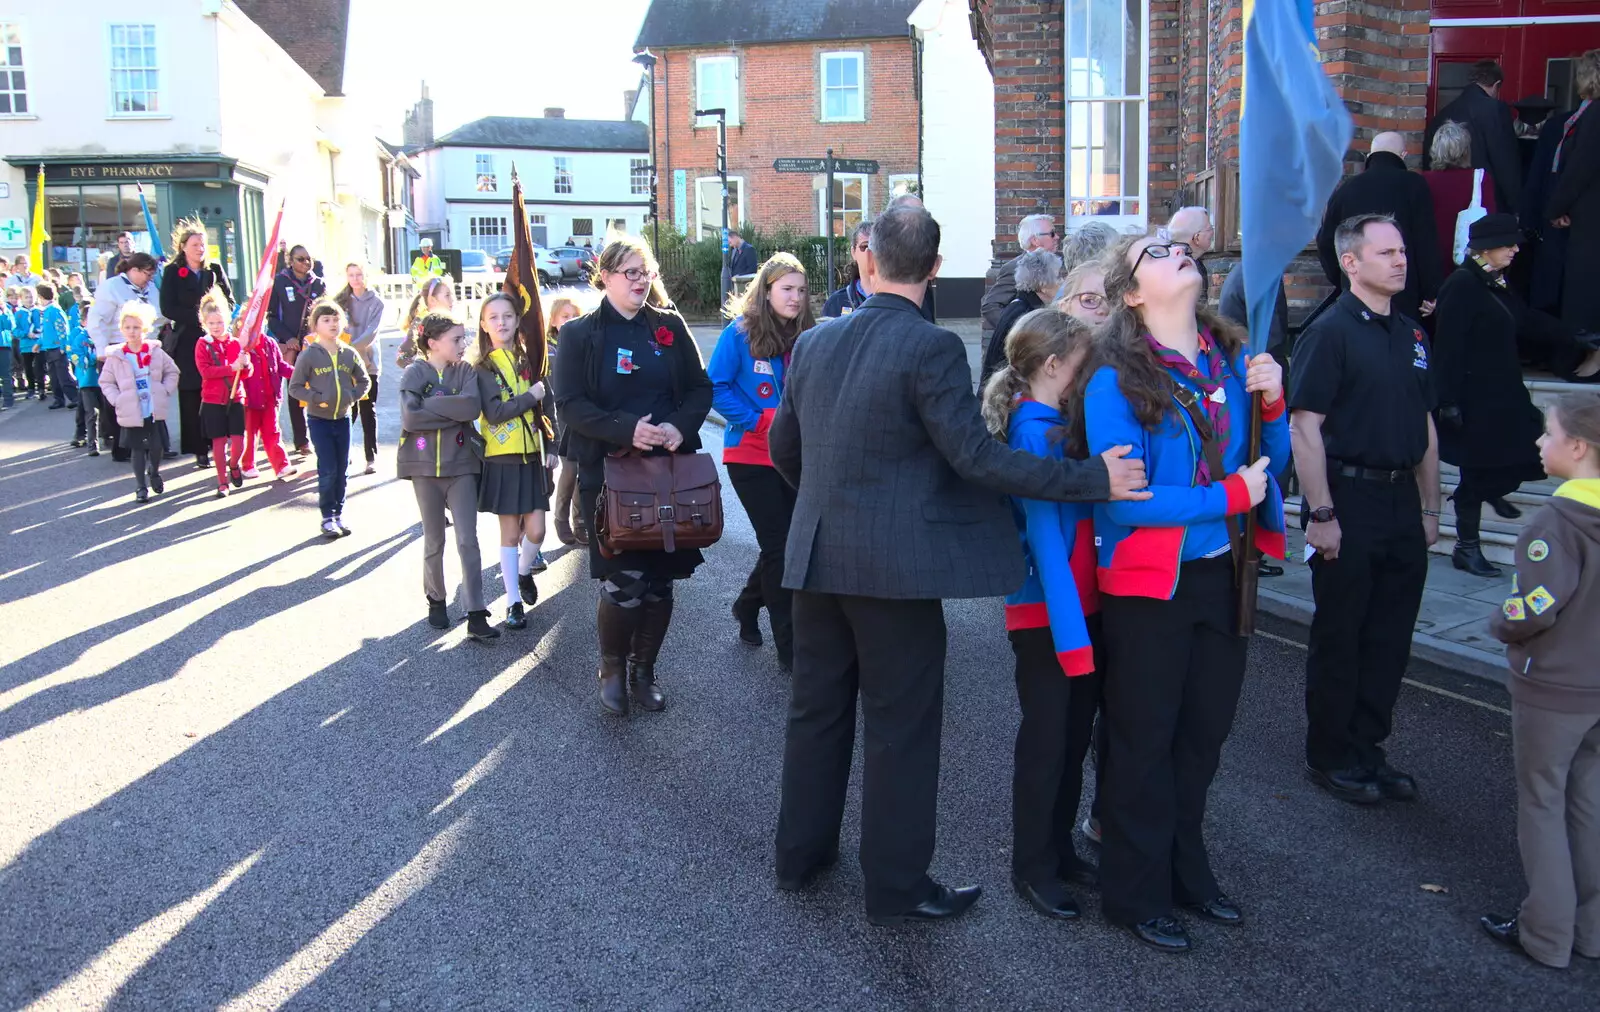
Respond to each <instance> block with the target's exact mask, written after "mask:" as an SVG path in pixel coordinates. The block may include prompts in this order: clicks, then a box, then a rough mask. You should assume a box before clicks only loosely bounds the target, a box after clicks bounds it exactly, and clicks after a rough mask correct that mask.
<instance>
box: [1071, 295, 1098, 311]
mask: <svg viewBox="0 0 1600 1012" xmlns="http://www.w3.org/2000/svg"><path fill="white" fill-rule="evenodd" d="M1072 301H1073V302H1076V303H1077V304H1078V305H1080V306H1082V307H1083V308H1084V309H1087V310H1089V311H1090V312H1094V311H1095V310H1097V309H1100V308H1102V307H1103V306H1105V304H1106V297H1105V296H1104V295H1101V294H1100V293H1099V292H1079V293H1078V294H1077V295H1074V296H1072Z"/></svg>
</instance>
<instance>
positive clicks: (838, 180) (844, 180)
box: [817, 173, 867, 235]
mask: <svg viewBox="0 0 1600 1012" xmlns="http://www.w3.org/2000/svg"><path fill="white" fill-rule="evenodd" d="M817 203H818V205H819V206H818V208H817V221H818V223H819V225H820V227H821V229H822V234H823V235H849V234H850V230H851V229H853V228H855V227H856V226H857V225H859V224H861V219H862V218H863V217H864V216H865V214H866V208H867V177H866V176H853V175H842V174H839V173H835V174H834V176H833V228H832V230H831V231H830V229H829V228H828V226H827V224H826V221H827V215H828V211H827V208H825V207H822V206H820V205H821V204H822V193H821V191H818V193H817Z"/></svg>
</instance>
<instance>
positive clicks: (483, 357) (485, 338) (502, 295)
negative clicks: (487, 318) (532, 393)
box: [472, 292, 543, 379]
mask: <svg viewBox="0 0 1600 1012" xmlns="http://www.w3.org/2000/svg"><path fill="white" fill-rule="evenodd" d="M491 302H504V303H505V304H506V305H508V306H510V307H511V311H512V312H513V313H516V314H517V322H518V323H519V324H520V323H521V322H522V310H521V309H520V308H518V306H517V300H516V299H515V298H513V297H512V296H511V294H510V293H509V292H495V293H494V294H493V295H491V296H489V297H488V298H486V299H484V300H483V304H482V305H481V306H479V307H478V343H477V346H476V348H475V349H474V350H473V358H472V360H473V362H474V363H476V364H477V366H478V368H480V369H488V368H489V356H490V355H491V354H493V352H494V338H492V337H490V336H489V331H488V330H486V329H485V328H484V326H483V314H484V313H487V312H488V311H489V304H490V303H491ZM506 351H508V352H510V353H511V370H512V372H516V373H520V372H522V371H523V370H524V369H528V368H530V367H531V363H532V362H533V354H532V353H531V352H530V351H529V349H528V342H527V341H526V339H525V338H524V336H523V333H522V328H521V327H520V326H519V327H516V328H514V329H513V330H512V331H511V343H510V344H508V345H506ZM542 378H543V377H539V376H535V377H534V379H542Z"/></svg>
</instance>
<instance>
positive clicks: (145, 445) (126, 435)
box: [112, 412, 169, 453]
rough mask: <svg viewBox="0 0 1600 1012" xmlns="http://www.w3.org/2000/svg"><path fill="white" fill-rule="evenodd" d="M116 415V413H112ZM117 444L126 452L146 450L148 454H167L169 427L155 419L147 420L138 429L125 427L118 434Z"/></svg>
mask: <svg viewBox="0 0 1600 1012" xmlns="http://www.w3.org/2000/svg"><path fill="white" fill-rule="evenodd" d="M112 414H113V415H114V414H115V412H112ZM117 443H118V445H120V446H121V447H122V448H123V449H124V450H144V451H145V452H146V453H166V452H167V449H168V446H169V444H168V441H167V425H166V423H165V422H163V421H157V420H156V419H154V418H146V419H145V420H144V424H143V425H141V426H139V427H138V428H129V427H128V426H126V425H124V426H123V427H122V428H121V429H120V430H119V433H118V436H117Z"/></svg>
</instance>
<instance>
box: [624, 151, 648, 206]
mask: <svg viewBox="0 0 1600 1012" xmlns="http://www.w3.org/2000/svg"><path fill="white" fill-rule="evenodd" d="M628 192H629V193H630V194H632V195H633V196H635V197H639V196H648V195H649V193H650V159H648V158H630V159H628Z"/></svg>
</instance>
